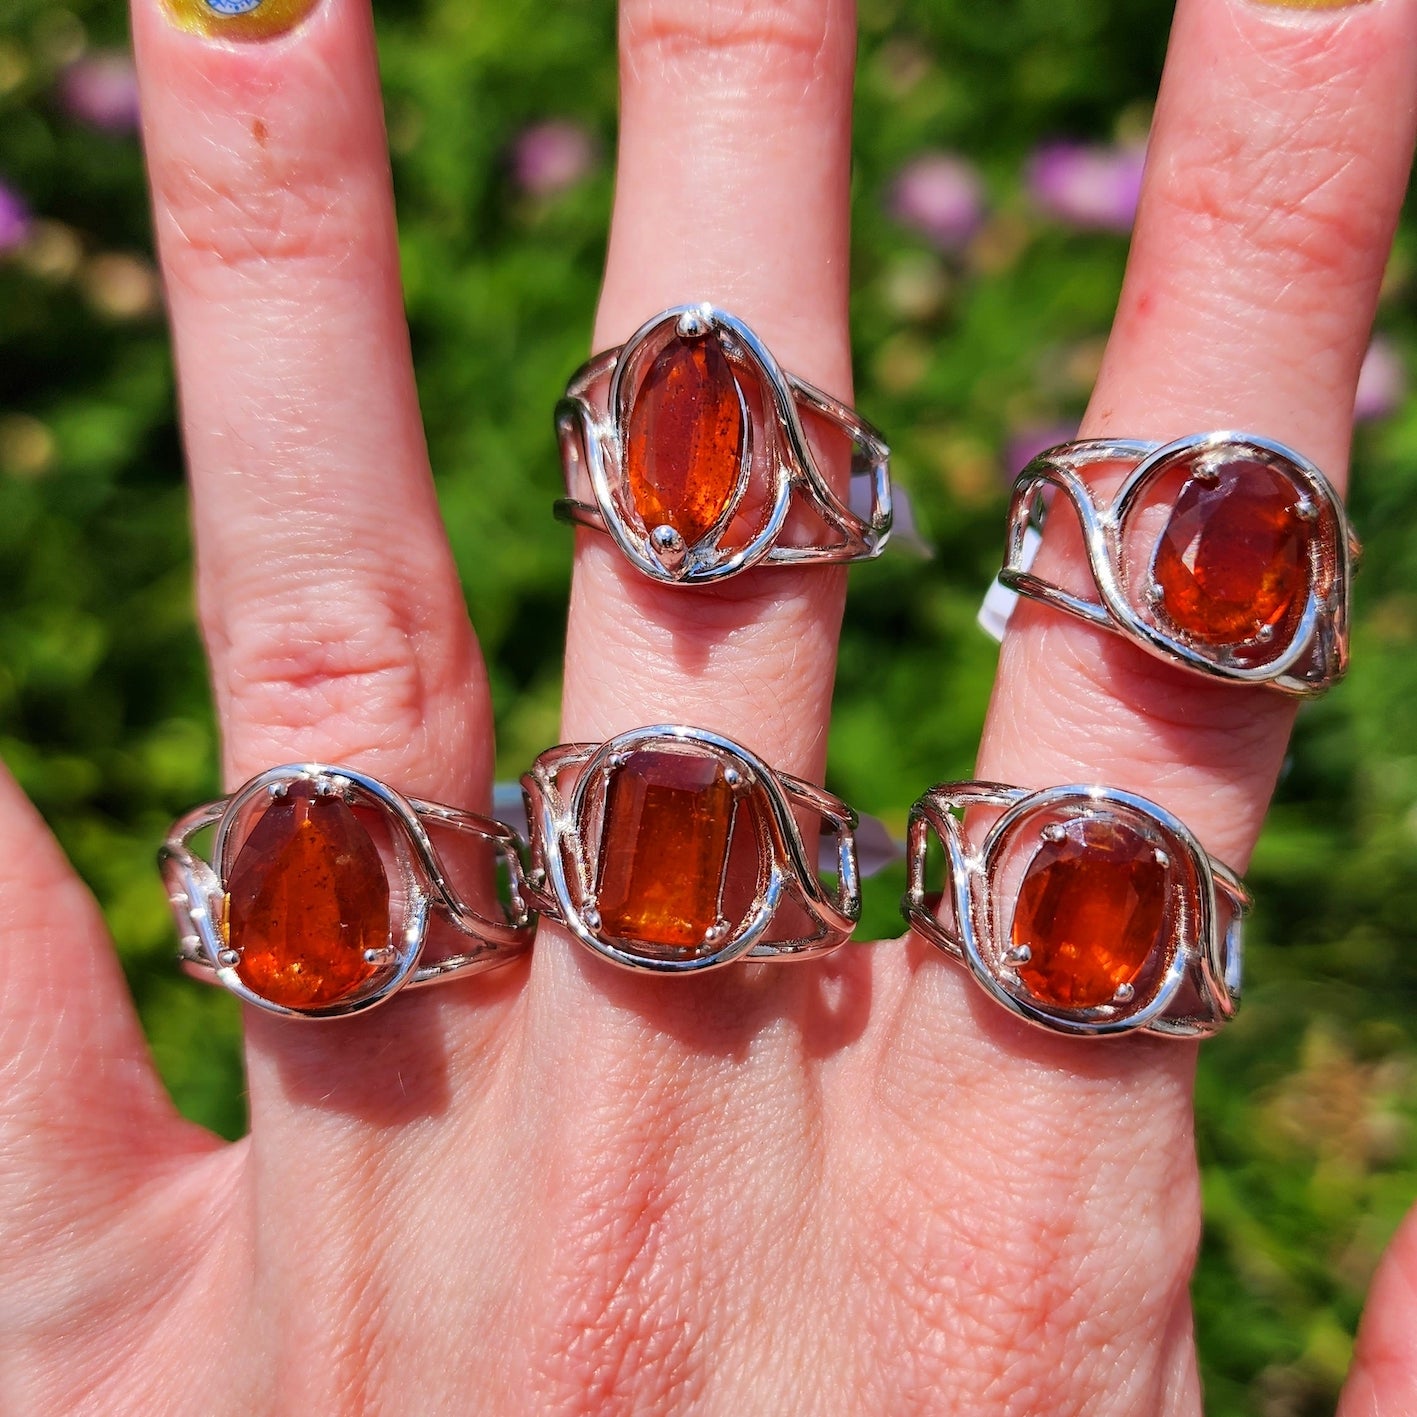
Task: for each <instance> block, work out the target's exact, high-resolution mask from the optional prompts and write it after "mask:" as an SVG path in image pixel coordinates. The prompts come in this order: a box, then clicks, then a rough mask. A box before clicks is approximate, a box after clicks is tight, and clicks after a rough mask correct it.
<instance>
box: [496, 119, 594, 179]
mask: <svg viewBox="0 0 1417 1417" xmlns="http://www.w3.org/2000/svg"><path fill="white" fill-rule="evenodd" d="M595 158H596V145H595V139H594V138H593V137H591V135H590V134H589V133H588V132H587V131H586V130H585V129H584V128H582V127H581V126H580V125H579V124H578V123H571V122H567V121H566V120H564V119H551V120H549V121H547V122H545V123H535V124H533V125H532V126H531V127H530V128H525V129H523V130H522V132H521V133H520V135H519V136H518V137H517V139H516V141H515V142H514V143H513V144H512V152H511V167H512V179H513V181H515V182H516V184H517V186H518V187H520V188H521V189H522V191H523V192H526V193H528V194H530V195H531V196H533V197H554V196H555V195H556V194H557V193H558V192H564V191H566V189H567V188H569V187H574V186H575V185H576V183H577V182H579V181H580V180H581V179H582V178H583V177H585V176H586V174H587V173H589V172H590V170H591V168H592V167H594V166H595Z"/></svg>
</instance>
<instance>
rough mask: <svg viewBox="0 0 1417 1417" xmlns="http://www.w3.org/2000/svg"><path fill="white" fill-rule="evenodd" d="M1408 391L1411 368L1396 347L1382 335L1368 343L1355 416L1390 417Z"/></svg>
mask: <svg viewBox="0 0 1417 1417" xmlns="http://www.w3.org/2000/svg"><path fill="white" fill-rule="evenodd" d="M1406 393H1407V371H1406V369H1404V368H1403V365H1402V359H1401V357H1400V356H1399V355H1398V352H1397V350H1396V349H1394V348H1393V346H1392V345H1391V344H1390V343H1389V342H1388V341H1387V340H1385V339H1384V338H1383V337H1382V336H1381V335H1379V336H1378V337H1377V338H1376V339H1375V340H1374V341H1373V342H1372V344H1370V345H1369V346H1368V352H1367V354H1366V355H1364V357H1363V367H1362V368H1361V369H1360V370H1359V371H1358V391H1357V394H1356V395H1355V397H1354V399H1353V417H1354V419H1355V420H1356V421H1357V422H1359V423H1365V422H1368V421H1369V420H1371V419H1374V418H1386V417H1387V416H1388V414H1390V413H1393V412H1395V411H1396V409H1397V407H1398V405H1399V404H1400V403H1401V402H1402V400H1403V397H1404V395H1405V394H1406Z"/></svg>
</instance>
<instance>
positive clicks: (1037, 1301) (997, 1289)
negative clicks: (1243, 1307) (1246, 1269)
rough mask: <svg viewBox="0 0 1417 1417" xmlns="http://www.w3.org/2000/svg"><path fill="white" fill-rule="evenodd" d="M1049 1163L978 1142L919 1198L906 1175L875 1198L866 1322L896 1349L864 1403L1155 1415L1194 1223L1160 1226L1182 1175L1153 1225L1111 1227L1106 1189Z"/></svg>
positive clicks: (887, 1407)
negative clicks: (971, 1157) (976, 1151)
mask: <svg viewBox="0 0 1417 1417" xmlns="http://www.w3.org/2000/svg"><path fill="white" fill-rule="evenodd" d="M1034 1163H1036V1169H1035V1171H1034V1173H1033V1174H1032V1175H1031V1176H1027V1175H1024V1174H1023V1173H1024V1172H1025V1170H1026V1169H1027V1167H1028V1166H1029V1165H1032V1164H1034ZM1176 1169H1179V1168H1176ZM1051 1171H1052V1174H1051V1175H1050V1174H1049V1173H1050V1166H1049V1163H1048V1159H1047V1158H1046V1157H1045V1158H1041V1159H1040V1158H1038V1157H1037V1156H1036V1155H1035V1156H1026V1157H1023V1158H1009V1157H1007V1156H1002V1155H1001V1154H1000V1151H999V1149H997V1148H995V1149H992V1150H991V1149H988V1148H986V1149H984V1150H983V1151H982V1152H981V1154H980V1155H978V1156H977V1157H976V1158H975V1161H974V1163H973V1165H972V1168H971V1167H970V1166H969V1165H964V1164H962V1165H961V1166H959V1167H958V1168H956V1169H955V1174H953V1175H952V1176H950V1177H948V1178H940V1177H938V1176H937V1177H936V1178H935V1182H936V1184H935V1185H934V1186H933V1187H932V1188H931V1190H930V1191H929V1192H928V1193H927V1192H926V1191H925V1190H924V1188H923V1187H922V1186H921V1185H920V1183H919V1181H918V1180H917V1179H915V1178H910V1179H907V1180H904V1181H902V1182H900V1183H899V1184H898V1185H897V1187H895V1188H894V1190H889V1189H888V1190H887V1191H886V1192H885V1193H884V1194H883V1197H882V1205H881V1207H880V1212H879V1216H878V1222H877V1224H878V1227H879V1228H873V1231H872V1233H871V1235H870V1237H869V1251H868V1252H869V1253H870V1255H871V1260H870V1261H869V1263H870V1264H871V1265H872V1266H874V1268H875V1269H876V1273H877V1277H876V1278H875V1279H874V1280H873V1281H871V1283H870V1286H869V1292H870V1295H871V1303H872V1305H873V1312H872V1313H871V1314H870V1316H869V1319H868V1327H869V1329H870V1330H871V1331H872V1332H875V1333H878V1335H879V1337H880V1339H881V1343H880V1345H879V1347H880V1349H881V1351H883V1352H885V1351H889V1352H890V1353H892V1355H894V1357H893V1361H892V1362H891V1363H889V1364H882V1365H881V1367H880V1369H879V1370H878V1371H877V1372H875V1373H873V1374H872V1376H871V1386H872V1387H874V1388H875V1389H877V1391H876V1392H875V1394H874V1400H873V1402H872V1404H871V1406H872V1410H881V1411H891V1412H900V1413H914V1412H918V1413H922V1414H924V1413H930V1412H939V1411H951V1412H954V1411H959V1412H972V1411H989V1412H1008V1413H1020V1414H1022V1413H1034V1412H1045V1411H1046V1412H1050V1413H1059V1414H1062V1413H1078V1414H1080V1417H1081V1414H1084V1413H1095V1412H1098V1411H1101V1410H1108V1411H1114V1410H1115V1411H1159V1410H1160V1404H1159V1401H1158V1395H1159V1394H1160V1393H1161V1392H1162V1391H1163V1390H1164V1387H1165V1383H1166V1379H1167V1372H1168V1363H1169V1358H1170V1356H1171V1355H1169V1354H1168V1353H1167V1352H1165V1351H1164V1348H1165V1345H1164V1344H1163V1342H1162V1341H1161V1340H1162V1336H1163V1335H1167V1334H1169V1333H1171V1332H1172V1331H1173V1329H1174V1327H1175V1325H1174V1324H1173V1317H1174V1313H1175V1310H1176V1307H1177V1305H1183V1304H1185V1303H1186V1302H1187V1298H1186V1296H1187V1282H1188V1278H1189V1274H1190V1268H1191V1264H1192V1262H1193V1259H1194V1250H1195V1244H1196V1238H1197V1235H1198V1227H1199V1221H1198V1219H1193V1220H1192V1222H1191V1223H1190V1224H1189V1225H1187V1224H1181V1225H1179V1226H1177V1225H1172V1224H1171V1221H1172V1220H1173V1219H1174V1217H1175V1215H1176V1214H1177V1213H1179V1212H1180V1210H1181V1206H1180V1204H1179V1201H1180V1199H1181V1198H1182V1196H1183V1195H1184V1193H1185V1190H1186V1187H1187V1182H1186V1181H1185V1178H1183V1177H1180V1176H1176V1177H1174V1178H1173V1188H1172V1190H1171V1191H1170V1195H1171V1196H1172V1200H1173V1205H1172V1207H1171V1213H1170V1214H1168V1217H1167V1226H1166V1227H1162V1226H1158V1225H1154V1224H1151V1225H1149V1224H1147V1223H1146V1222H1145V1220H1140V1221H1138V1222H1137V1223H1135V1224H1133V1225H1131V1226H1123V1225H1120V1224H1118V1223H1115V1222H1114V1221H1111V1220H1109V1219H1108V1218H1107V1217H1106V1216H1105V1215H1102V1214H1100V1213H1099V1212H1100V1210H1101V1208H1102V1207H1104V1206H1105V1205H1106V1204H1107V1203H1108V1202H1107V1198H1106V1196H1105V1195H1103V1196H1101V1197H1099V1198H1094V1195H1093V1190H1092V1188H1089V1187H1088V1186H1087V1184H1086V1182H1085V1181H1084V1180H1083V1179H1081V1178H1080V1177H1079V1176H1078V1175H1077V1174H1075V1173H1068V1174H1063V1173H1062V1172H1061V1169H1060V1167H1059V1166H1058V1165H1057V1164H1056V1163H1054V1164H1053V1165H1052V1167H1051ZM1011 1176H1012V1177H1013V1178H1014V1183H1013V1184H1010V1177H1011ZM942 1179H947V1180H949V1181H952V1182H953V1183H954V1184H952V1185H950V1184H946V1185H944V1186H941V1185H940V1184H939V1182H940V1181H941V1180H942ZM1121 1189H1122V1191H1127V1189H1128V1188H1127V1186H1126V1185H1122V1187H1121ZM1195 1190H1196V1188H1195V1184H1194V1179H1193V1178H1192V1180H1191V1181H1190V1182H1189V1191H1190V1193H1191V1195H1192V1196H1193V1197H1194V1195H1195ZM942 1195H943V1196H944V1197H945V1199H944V1200H943V1201H942V1200H941V1196H942ZM970 1196H973V1197H975V1204H974V1205H970V1204H969V1203H968V1200H967V1198H968V1197H970ZM1192 1209H1193V1210H1196V1211H1198V1205H1196V1206H1193V1207H1192ZM1118 1276H1124V1278H1122V1279H1119V1278H1118ZM902 1355H905V1361H904V1362H899V1361H898V1360H899V1359H900V1358H901V1356H902ZM1119 1389H1125V1390H1126V1395H1124V1394H1123V1392H1122V1391H1119ZM1104 1403H1107V1405H1106V1406H1105V1408H1104V1406H1103V1404H1104Z"/></svg>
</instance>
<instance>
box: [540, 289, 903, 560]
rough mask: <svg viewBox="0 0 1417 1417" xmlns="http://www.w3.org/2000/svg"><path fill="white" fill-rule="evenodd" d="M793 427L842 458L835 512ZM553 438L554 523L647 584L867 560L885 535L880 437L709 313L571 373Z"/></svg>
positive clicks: (674, 323) (721, 315) (669, 318)
mask: <svg viewBox="0 0 1417 1417" xmlns="http://www.w3.org/2000/svg"><path fill="white" fill-rule="evenodd" d="M804 415H805V416H806V417H807V418H809V419H810V420H812V421H813V422H815V423H817V424H820V425H821V427H822V428H823V430H824V431H825V432H826V433H828V434H829V435H834V437H835V438H836V439H840V440H844V441H845V443H847V444H849V448H850V461H851V495H850V497H849V499H848V501H843V500H842V499H841V498H840V497H838V496H837V495H836V493H835V492H834V491H833V490H832V488H831V485H830V483H829V481H828V479H827V477H826V476H825V475H824V474H823V472H822V470H821V468H820V467H819V466H818V460H817V454H816V453H815V452H814V451H813V447H812V444H811V442H810V441H809V440H808V437H807V434H806V432H805V431H804V427H803V416H804ZM556 432H557V437H558V439H559V440H560V445H561V461H562V466H563V469H564V472H565V478H566V496H565V498H564V499H562V500H561V501H558V502H557V503H556V515H557V516H558V517H560V518H561V520H563V521H569V522H573V523H575V524H577V525H580V526H587V527H591V528H593V529H595V530H597V531H605V532H608V533H609V534H610V536H611V537H612V538H613V539H614V541H615V544H616V545H617V546H618V547H619V548H620V550H621V551H623V552H624V554H625V555H626V556H627V557H628V558H629V559H630V561H631V562H632V563H633V564H634V565H635V566H636V567H637V568H638V569H639V570H640V571H642V572H643V573H644V574H645V575H647V576H649V577H651V578H652V579H654V580H656V581H661V582H664V583H666V584H670V585H696V584H705V583H707V582H710V581H716V580H722V579H724V578H725V577H727V576H732V575H736V574H737V573H738V572H739V571H742V570H746V569H747V568H748V567H749V566H756V565H759V564H764V565H800V564H802V563H804V562H822V561H828V562H830V561H861V560H869V559H870V558H871V557H873V556H877V555H879V554H880V552H881V550H882V548H883V547H884V546H885V544H886V540H887V538H888V537H889V535H890V528H891V482H890V450H889V448H887V447H886V444H885V442H884V441H883V440H882V438H881V436H880V434H879V433H877V432H876V430H875V429H874V428H872V427H871V426H870V425H869V424H868V423H866V422H865V421H864V420H863V419H861V418H860V417H858V415H857V414H856V413H855V411H854V410H852V409H851V408H849V407H848V406H847V405H846V404H844V403H842V402H841V401H840V400H838V399H835V398H833V397H832V396H831V395H830V394H827V393H823V392H822V390H821V389H818V388H815V387H813V385H811V384H809V383H807V382H806V381H805V380H803V379H799V378H797V377H796V376H795V375H792V374H787V373H784V372H783V370H781V369H780V368H779V367H778V365H777V361H776V360H775V359H774V358H773V357H772V355H771V354H770V353H769V352H768V350H767V347H766V346H765V345H764V344H763V343H762V341H761V340H759V339H758V337H757V336H756V335H755V334H754V333H753V331H752V330H750V329H749V328H748V326H747V325H745V324H744V323H743V322H742V321H741V320H737V319H735V318H734V317H733V316H732V315H730V314H728V313H727V312H725V311H723V310H718V309H715V308H714V307H713V306H712V305H707V304H703V305H680V306H676V307H675V308H674V309H672V310H666V311H664V312H663V313H662V314H659V315H656V316H655V317H654V319H652V320H650V321H649V323H648V324H646V325H643V326H641V328H640V329H638V330H637V331H636V332H635V333H634V334H633V335H632V336H631V337H630V338H629V339H628V340H627V341H626V342H625V343H624V344H623V345H620V346H618V347H617V348H615V349H610V350H607V351H605V352H604V353H603V354H598V355H596V356H595V357H594V358H593V359H591V360H590V361H589V362H587V363H586V364H584V365H582V366H581V368H580V369H578V370H577V371H576V373H575V374H574V375H572V377H571V380H570V383H569V384H568V385H567V388H566V396H565V397H564V398H563V399H562V400H561V401H560V403H558V404H557V406H556ZM812 522H816V523H819V524H820V525H819V526H812V525H811V523H812Z"/></svg>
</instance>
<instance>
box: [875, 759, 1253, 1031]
mask: <svg viewBox="0 0 1417 1417" xmlns="http://www.w3.org/2000/svg"><path fill="white" fill-rule="evenodd" d="M981 810H984V811H987V812H989V813H990V814H991V815H992V816H993V818H994V820H993V822H992V825H990V826H989V827H988V829H987V831H984V832H983V833H982V834H981V832H980V831H979V829H978V825H977V814H978V813H979V812H980V811H981ZM935 847H938V848H939V849H940V850H941V851H942V855H943V862H944V883H943V888H942V890H940V891H938V892H932V891H931V890H930V888H929V887H928V885H927V880H926V877H927V872H928V865H927V863H928V860H929V858H930V856H931V855H932V851H933V849H934V848H935ZM906 852H907V857H906V859H907V872H908V885H907V890H906V895H905V898H904V899H903V901H902V902H901V908H902V911H903V913H904V915H905V918H906V920H907V921H908V922H909V923H910V925H911V926H912V928H914V929H915V930H916V932H917V933H919V934H920V935H921V936H923V937H924V938H925V939H927V940H929V941H930V942H931V943H932V944H934V945H935V946H937V947H938V948H939V949H941V950H943V951H944V952H945V953H946V954H948V955H950V956H951V957H953V958H954V959H956V960H958V961H959V962H960V963H962V964H964V965H965V967H966V968H967V969H968V970H969V972H970V973H971V974H972V975H973V976H974V978H975V980H976V981H977V982H978V983H979V984H980V985H982V986H983V988H984V989H985V991H986V992H987V993H988V994H989V995H990V996H991V997H992V998H993V999H995V1000H996V1001H997V1002H998V1003H1000V1004H1002V1005H1003V1006H1004V1007H1005V1008H1007V1009H1008V1010H1009V1011H1010V1012H1011V1013H1014V1014H1016V1015H1017V1016H1019V1017H1021V1018H1023V1019H1026V1020H1027V1021H1028V1022H1030V1023H1033V1024H1036V1025H1038V1026H1040V1027H1043V1028H1046V1029H1050V1030H1052V1031H1054V1032H1058V1033H1064V1034H1071V1035H1082V1036H1093V1037H1105V1036H1108V1035H1113V1034H1119V1033H1128V1032H1135V1031H1143V1032H1147V1033H1153V1034H1158V1035H1163V1036H1170V1037H1197V1036H1202V1035H1205V1034H1210V1033H1214V1032H1215V1031H1216V1030H1217V1029H1218V1028H1219V1027H1220V1026H1221V1025H1222V1024H1223V1023H1224V1022H1225V1021H1226V1020H1228V1019H1229V1018H1231V1017H1232V1016H1233V1015H1234V1013H1235V1010H1236V1008H1237V1007H1238V1005H1239V999H1240V981H1241V965H1242V960H1241V919H1242V917H1243V916H1244V914H1245V912H1246V911H1247V910H1248V909H1249V906H1250V897H1249V895H1248V893H1247V892H1246V890H1245V887H1244V885H1243V884H1242V883H1241V881H1240V879H1239V877H1238V876H1236V875H1235V873H1234V872H1233V871H1231V870H1230V869H1229V868H1228V867H1226V866H1224V865H1222V864H1221V863H1220V862H1218V861H1216V860H1214V858H1212V857H1211V856H1209V855H1208V854H1207V853H1206V851H1205V850H1204V848H1202V847H1201V845H1200V844H1199V843H1198V842H1197V841H1196V839H1195V837H1194V836H1193V835H1192V833H1191V832H1190V831H1189V830H1188V829H1187V828H1186V827H1185V825H1184V824H1183V823H1181V822H1180V821H1179V820H1178V819H1177V818H1176V817H1175V816H1173V815H1172V814H1171V813H1169V812H1167V811H1166V810H1165V809H1164V808H1162V807H1160V806H1158V805H1157V804H1156V803H1154V802H1151V801H1149V800H1148V799H1147V798H1144V797H1140V796H1138V795H1136V794H1135V793H1129V792H1123V791H1121V790H1119V789H1116V788H1107V787H1087V786H1063V787H1052V788H1047V789H1044V790H1042V791H1038V792H1033V791H1028V790H1026V789H1022V788H1016V787H1007V786H1004V785H1002V784H1000V783H981V782H955V783H943V784H941V785H940V786H938V787H934V788H932V789H931V790H930V791H929V792H927V793H925V795H924V796H923V797H921V798H920V799H919V800H918V801H917V802H916V804H915V806H914V808H913V809H912V811H911V816H910V832H909V840H908V844H907V848H906Z"/></svg>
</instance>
